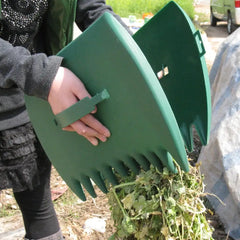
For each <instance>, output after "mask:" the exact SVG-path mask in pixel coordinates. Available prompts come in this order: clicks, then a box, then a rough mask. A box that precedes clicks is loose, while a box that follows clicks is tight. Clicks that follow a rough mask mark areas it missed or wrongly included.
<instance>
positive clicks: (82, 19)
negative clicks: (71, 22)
mask: <svg viewBox="0 0 240 240" xmlns="http://www.w3.org/2000/svg"><path fill="white" fill-rule="evenodd" d="M105 12H109V13H111V14H112V15H113V16H114V17H115V18H116V19H117V20H118V21H119V22H120V23H121V24H122V25H123V26H124V27H125V28H126V30H127V31H128V32H129V33H130V34H132V32H131V31H130V29H129V28H128V27H127V26H126V24H125V23H124V22H123V21H122V20H121V18H120V16H118V15H117V14H115V13H114V12H113V10H112V8H111V7H110V6H108V5H106V3H105V1H104V0H78V2H77V12H76V24H77V25H78V27H79V28H80V30H81V31H84V30H85V29H86V28H88V26H90V25H91V24H92V23H93V22H94V21H95V20H96V19H97V18H98V17H100V16H101V15H102V14H103V13H105Z"/></svg>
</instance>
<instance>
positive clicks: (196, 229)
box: [108, 167, 213, 240]
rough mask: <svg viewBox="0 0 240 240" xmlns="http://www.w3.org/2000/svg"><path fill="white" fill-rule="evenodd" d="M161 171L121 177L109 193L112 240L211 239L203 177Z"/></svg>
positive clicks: (152, 170)
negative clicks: (203, 197)
mask: <svg viewBox="0 0 240 240" xmlns="http://www.w3.org/2000/svg"><path fill="white" fill-rule="evenodd" d="M178 170H179V174H172V173H170V172H169V171H168V170H167V169H166V168H164V169H163V172H159V171H158V170H157V169H156V168H154V167H151V168H150V170H149V171H147V172H144V171H141V172H140V174H139V175H138V176H134V175H133V174H132V175H131V176H128V177H126V178H121V184H119V185H118V186H115V187H113V188H112V189H111V191H110V192H109V194H108V199H109V204H110V206H111V212H112V218H113V220H114V223H115V226H116V232H115V234H114V235H113V236H112V237H111V238H110V239H111V240H114V239H115V240H120V239H121V240H123V239H124V240H149V239H152V240H162V239H166V240H188V239H189V240H190V239H191V240H193V239H195V240H204V239H206V240H210V239H213V238H212V231H213V229H211V228H210V226H209V225H208V222H207V220H206V218H205V213H206V208H205V206H204V204H203V201H202V200H201V197H202V196H203V182H202V180H203V177H202V176H201V175H200V174H199V172H198V170H197V168H196V167H195V168H191V171H190V172H189V173H185V172H182V171H181V170H180V169H178Z"/></svg>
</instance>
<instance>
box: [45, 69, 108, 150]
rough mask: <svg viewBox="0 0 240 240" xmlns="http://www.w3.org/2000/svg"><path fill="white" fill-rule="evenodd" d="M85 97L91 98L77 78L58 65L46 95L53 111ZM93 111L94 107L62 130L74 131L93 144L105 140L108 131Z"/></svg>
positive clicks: (60, 110)
mask: <svg viewBox="0 0 240 240" xmlns="http://www.w3.org/2000/svg"><path fill="white" fill-rule="evenodd" d="M85 97H90V98H91V96H90V94H89V93H88V91H87V90H86V88H85V87H84V85H83V83H82V82H81V81H80V80H79V78H78V77H77V76H76V75H75V74H74V73H73V72H71V71H70V70H69V69H67V68H64V67H60V68H59V70H58V72H57V74H56V76H55V78H54V80H53V83H52V85H51V88H50V91H49V95H48V102H49V104H50V106H51V108H52V111H53V113H54V114H58V113H60V112H62V111H63V110H65V109H66V108H68V107H70V106H72V105H73V104H75V103H76V102H77V101H79V100H81V99H83V98H85ZM95 112H96V109H95V110H94V111H93V112H92V114H88V115H86V116H84V117H83V118H81V119H79V120H78V121H76V122H74V123H72V124H71V125H69V126H67V127H65V128H64V129H63V130H67V131H75V132H77V133H78V134H79V135H82V136H84V137H85V138H86V139H87V140H88V141H89V142H90V143H92V144H93V145H95V146H96V145H98V140H100V141H102V142H105V141H106V140H107V138H108V137H110V132H109V130H108V129H107V128H106V127H105V126H103V125H102V124H101V123H100V122H99V121H98V120H97V119H96V118H95V117H94V116H93V113H95Z"/></svg>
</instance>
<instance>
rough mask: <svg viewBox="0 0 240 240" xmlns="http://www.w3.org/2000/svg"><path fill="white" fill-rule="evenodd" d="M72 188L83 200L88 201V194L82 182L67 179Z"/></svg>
mask: <svg viewBox="0 0 240 240" xmlns="http://www.w3.org/2000/svg"><path fill="white" fill-rule="evenodd" d="M66 182H67V183H68V186H69V187H70V188H71V190H72V191H73V192H74V193H75V194H76V195H77V196H78V197H79V198H80V199H81V200H82V201H86V196H85V194H84V192H83V189H82V186H81V184H80V182H79V181H78V180H76V179H69V180H68V181H66Z"/></svg>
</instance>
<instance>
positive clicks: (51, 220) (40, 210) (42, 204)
mask: <svg viewBox="0 0 240 240" xmlns="http://www.w3.org/2000/svg"><path fill="white" fill-rule="evenodd" d="M50 172H51V164H50V163H49V164H48V166H47V167H46V168H45V171H44V172H41V173H40V185H39V186H38V187H36V188H34V190H26V191H23V192H15V193H14V196H15V199H16V201H17V203H18V205H19V207H20V209H21V212H22V215H23V220H24V225H25V230H26V236H25V237H26V238H27V239H41V238H45V237H49V236H51V235H53V234H55V233H58V232H59V230H60V227H59V223H58V220H57V217H56V213H55V210H54V207H53V203H52V200H51V191H50ZM57 235H58V238H57V239H62V237H60V236H59V233H58V234H57ZM51 239H55V238H51Z"/></svg>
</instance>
